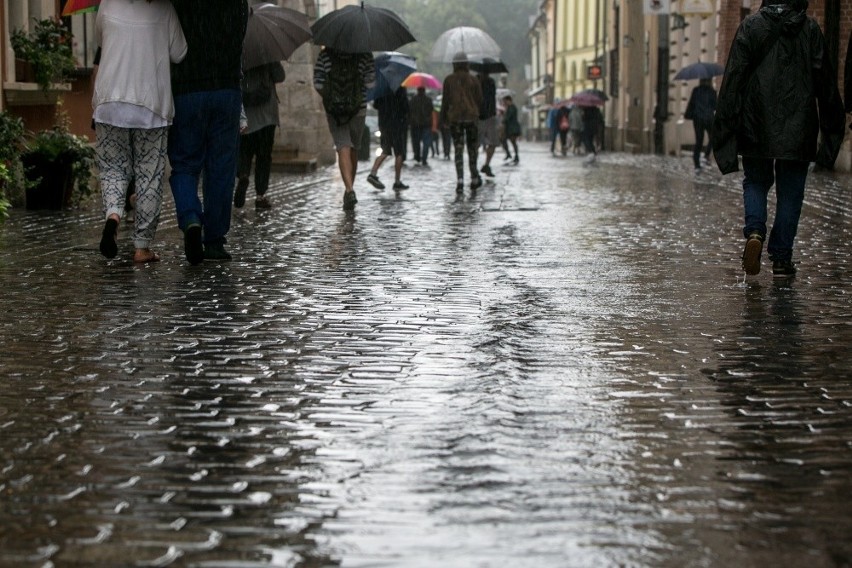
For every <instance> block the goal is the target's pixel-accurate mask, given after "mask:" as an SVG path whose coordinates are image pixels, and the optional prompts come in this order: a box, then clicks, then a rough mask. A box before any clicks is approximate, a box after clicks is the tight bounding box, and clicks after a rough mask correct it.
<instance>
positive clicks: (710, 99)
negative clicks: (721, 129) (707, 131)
mask: <svg viewBox="0 0 852 568" xmlns="http://www.w3.org/2000/svg"><path fill="white" fill-rule="evenodd" d="M715 112H716V91H715V90H713V87H711V86H710V85H698V86H697V87H695V88H694V89H692V93H691V94H690V95H689V102H688V103H687V105H686V112H685V113H684V115H683V117H684V118H685V119H686V120H691V121H693V122H695V123H698V124H703V125H705V128H706V127H709V126H710V125H712V124H713V115H714V113H715Z"/></svg>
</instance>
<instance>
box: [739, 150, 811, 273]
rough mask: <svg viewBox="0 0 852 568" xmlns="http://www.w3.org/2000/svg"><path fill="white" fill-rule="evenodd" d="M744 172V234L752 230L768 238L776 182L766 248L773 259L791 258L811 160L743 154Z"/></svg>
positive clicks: (747, 234) (748, 233) (746, 234)
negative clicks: (768, 203) (769, 206)
mask: <svg viewBox="0 0 852 568" xmlns="http://www.w3.org/2000/svg"><path fill="white" fill-rule="evenodd" d="M743 172H744V173H745V178H744V179H743V205H744V206H745V226H744V227H743V236H745V238H748V236H749V235H750V234H752V233H759V234H760V235H761V236H763V237H764V238H765V237H766V217H767V213H766V200H767V196H768V194H769V189H770V188H771V187H772V184H773V183H775V195H776V207H775V220H774V221H773V223H772V232H771V233H770V234H769V243H768V245H767V247H766V250H767V252H768V253H769V258H770V259H771V260H773V261H775V260H791V259H792V258H793V241H794V240H795V238H796V231H797V230H798V228H799V217H800V215H801V213H802V201H804V198H805V180H806V179H807V177H808V162H800V161H797V160H773V159H767V158H748V157H745V156H743Z"/></svg>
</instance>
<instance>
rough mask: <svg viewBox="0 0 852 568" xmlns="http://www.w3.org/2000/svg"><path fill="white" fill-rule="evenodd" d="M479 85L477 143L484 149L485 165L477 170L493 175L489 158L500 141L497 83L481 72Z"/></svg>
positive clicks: (489, 175)
mask: <svg viewBox="0 0 852 568" xmlns="http://www.w3.org/2000/svg"><path fill="white" fill-rule="evenodd" d="M479 85H480V87H481V88H482V103H481V104H480V105H479V145H480V146H482V147H483V149H484V150H485V165H484V166H482V169H481V170H479V171H480V172H482V173H483V174H485V175H487V176H488V177H494V172H493V171H492V170H491V158H492V156H494V150H496V149H497V144H498V143H499V142H500V132H499V129H498V127H497V84H496V83H495V82H494V79H493V78H491V76H490V75H489V74H488V73H486V72H483V73H480V74H479Z"/></svg>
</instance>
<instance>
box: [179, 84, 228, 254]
mask: <svg viewBox="0 0 852 568" xmlns="http://www.w3.org/2000/svg"><path fill="white" fill-rule="evenodd" d="M241 102H242V101H241V96H240V91H239V89H221V90H217V91H201V92H197V93H187V94H185V95H178V96H176V97H175V118H174V122H173V123H172V127H171V128H170V129H169V162H170V163H171V166H172V175H171V177H170V178H169V183H170V184H171V187H172V195H173V196H174V199H175V209H176V210H177V218H178V225H179V226H180V228H181V229H182V230H186V228H187V226H189V225H191V224H194V223H200V224H201V226H202V229H203V238H204V242H205V243H206V244H224V243H225V235H227V234H228V230H229V229H230V228H231V203H232V200H233V197H234V195H233V194H234V178H235V177H236V173H237V152H238V150H237V149H238V146H239V137H240V104H241ZM202 174H203V177H204V179H203V185H202V190H201V193H202V195H203V200H204V203H203V205H202V202H201V200H200V199H199V198H198V180H199V177H201V175H202Z"/></svg>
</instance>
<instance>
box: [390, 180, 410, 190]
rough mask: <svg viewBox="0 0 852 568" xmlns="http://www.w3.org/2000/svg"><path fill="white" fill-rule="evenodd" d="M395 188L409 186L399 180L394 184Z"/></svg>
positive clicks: (406, 187)
mask: <svg viewBox="0 0 852 568" xmlns="http://www.w3.org/2000/svg"><path fill="white" fill-rule="evenodd" d="M393 188H394V189H395V190H397V191H399V190H400V189H408V186H407V185H406V184H404V183H402V182H401V181H398V182H395V183H394V184H393Z"/></svg>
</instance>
